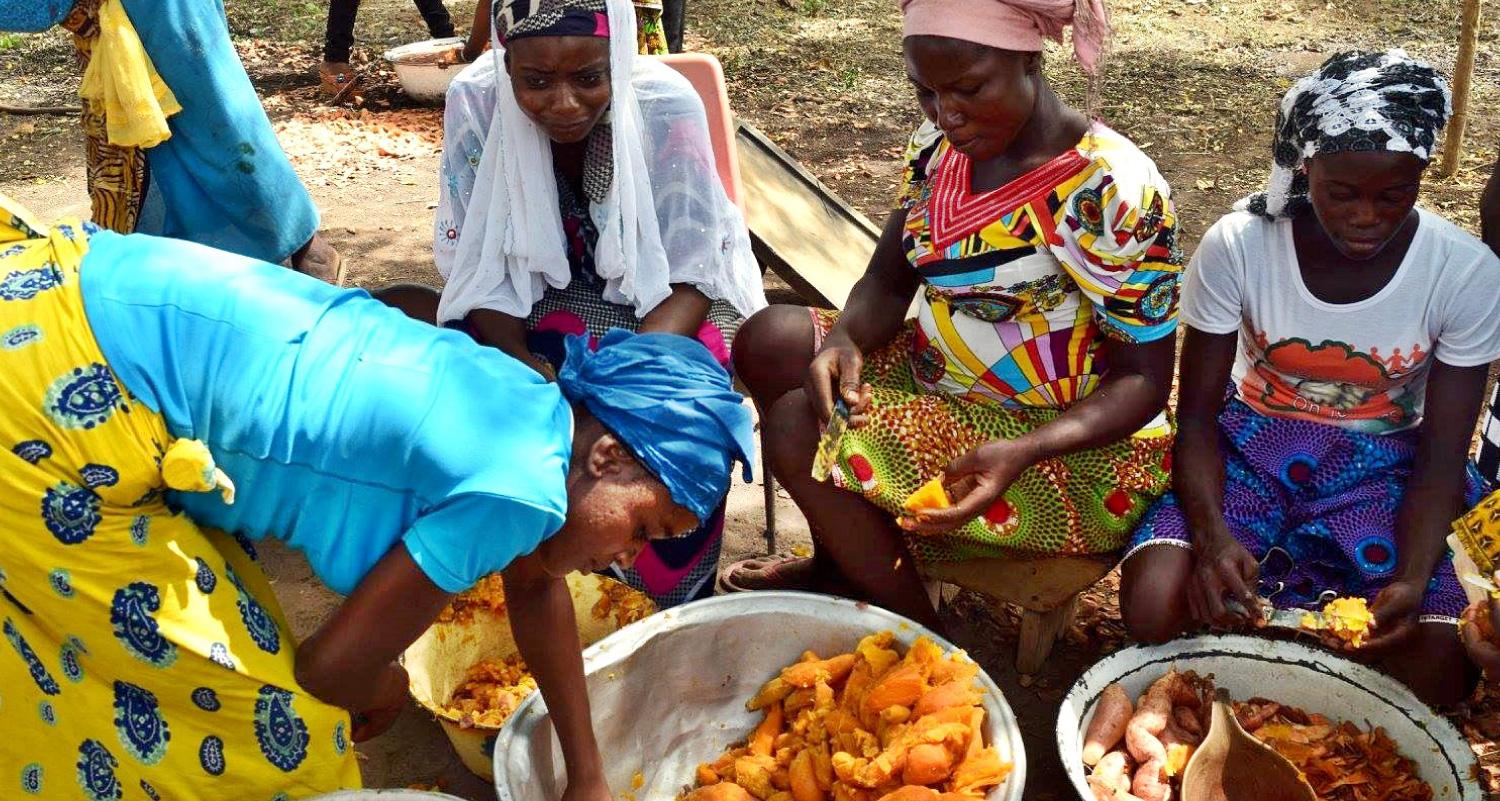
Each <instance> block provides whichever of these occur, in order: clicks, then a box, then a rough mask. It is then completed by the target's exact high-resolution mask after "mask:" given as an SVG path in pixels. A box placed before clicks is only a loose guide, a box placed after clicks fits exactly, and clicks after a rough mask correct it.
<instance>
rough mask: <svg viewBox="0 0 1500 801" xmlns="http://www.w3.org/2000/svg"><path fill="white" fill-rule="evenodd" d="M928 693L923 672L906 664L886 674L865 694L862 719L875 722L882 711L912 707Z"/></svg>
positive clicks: (914, 666) (861, 710)
mask: <svg viewBox="0 0 1500 801" xmlns="http://www.w3.org/2000/svg"><path fill="white" fill-rule="evenodd" d="M926 691H927V683H926V682H925V681H923V679H922V671H921V669H920V668H918V667H917V666H916V665H913V664H911V663H905V664H901V665H898V666H897V667H895V668H893V669H892V670H891V671H890V672H889V673H887V674H885V675H884V676H882V677H881V678H880V680H879V681H877V682H876V683H875V686H873V687H871V688H870V691H869V692H868V693H866V694H865V700H864V704H863V705H862V706H861V709H860V712H861V718H862V719H868V720H873V719H874V718H876V717H877V716H879V715H880V713H881V711H882V710H884V709H886V708H887V707H892V706H911V705H912V704H915V703H916V702H917V700H918V699H920V698H921V697H922V693H924V692H926Z"/></svg>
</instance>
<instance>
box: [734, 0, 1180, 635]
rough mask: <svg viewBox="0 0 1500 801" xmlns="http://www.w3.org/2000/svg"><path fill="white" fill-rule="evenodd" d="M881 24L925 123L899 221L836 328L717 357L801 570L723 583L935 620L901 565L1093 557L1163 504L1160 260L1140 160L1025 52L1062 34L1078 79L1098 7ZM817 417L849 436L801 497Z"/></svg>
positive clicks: (941, 14)
mask: <svg viewBox="0 0 1500 801" xmlns="http://www.w3.org/2000/svg"><path fill="white" fill-rule="evenodd" d="M1062 5H1065V6H1066V9H1065V10H1056V9H1057V7H1058V6H1062ZM902 6H903V10H904V12H905V31H906V38H905V42H904V48H905V51H906V63H907V69H908V72H909V75H910V78H911V81H912V83H913V84H914V85H915V86H916V89H917V97H918V100H919V101H920V102H921V105H922V109H923V111H924V112H925V114H926V115H927V119H928V121H927V123H926V124H924V125H923V126H922V127H921V128H920V129H919V130H918V131H917V133H916V135H915V136H914V137H913V138H912V141H911V146H910V148H909V149H908V155H907V158H908V164H907V169H906V186H905V189H904V190H903V192H902V195H901V198H900V208H899V209H898V210H897V211H896V212H894V213H893V214H892V215H891V217H890V219H889V221H888V222H887V223H886V226H885V231H884V234H883V235H882V237H881V239H880V243H879V245H877V246H876V251H875V255H874V256H873V257H872V259H871V261H870V266H869V268H868V270H867V271H866V273H865V276H864V278H863V279H861V280H860V282H859V283H858V284H857V285H856V287H855V289H854V291H853V293H852V294H851V295H850V298H849V302H848V305H847V307H846V308H845V310H844V312H843V313H842V314H841V315H834V314H831V313H824V312H814V313H812V314H811V315H809V313H808V311H807V310H806V309H802V308H797V307H773V308H771V309H768V310H766V311H765V312H762V313H760V314H758V315H756V316H755V317H754V318H752V319H751V320H750V321H748V322H747V323H746V324H745V326H744V327H743V328H742V330H741V332H740V334H739V337H738V339H737V340H736V342H735V348H734V357H735V365H736V369H737V370H738V372H739V374H740V375H741V376H742V378H743V379H744V381H745V383H746V385H747V386H748V387H749V388H750V391H751V393H752V394H753V395H754V397H755V400H756V403H757V405H758V407H759V408H760V410H761V411H762V414H763V415H764V416H765V421H764V425H765V426H767V430H768V439H769V442H768V448H769V459H770V463H771V464H772V465H773V466H774V471H775V474H776V475H777V477H778V478H779V479H780V480H781V481H782V482H783V483H784V484H785V486H786V487H787V489H788V491H790V492H791V494H792V497H793V499H795V500H796V501H797V504H798V505H799V506H800V507H801V508H802V510H803V512H804V513H805V514H806V516H807V518H808V521H809V522H810V523H811V526H812V530H813V533H814V539H815V540H816V544H817V551H816V554H815V556H814V557H813V558H812V559H811V560H807V559H804V560H779V561H772V562H765V561H755V562H750V563H742V564H741V565H739V566H737V567H736V568H734V569H731V570H728V571H726V575H725V584H726V585H727V586H729V587H730V588H733V589H760V588H768V587H784V586H802V587H807V586H821V587H824V588H828V587H831V586H832V584H831V580H833V579H835V578H836V577H841V578H842V579H843V580H844V581H845V582H847V585H851V588H852V590H853V592H855V593H857V594H858V595H861V596H863V597H865V598H868V599H869V600H871V601H874V602H877V603H880V604H881V605H883V606H886V607H887V608H890V609H893V610H895V611H898V612H901V613H903V614H906V615H908V616H910V617H913V618H916V619H917V620H920V621H922V622H924V623H927V624H929V625H935V624H936V616H935V613H934V611H933V609H932V607H931V605H930V604H929V602H928V600H927V597H926V595H925V593H924V592H923V588H922V584H921V581H920V579H919V576H918V570H917V566H916V562H914V561H913V559H912V558H911V557H912V556H915V557H916V560H917V561H923V562H925V561H933V560H941V561H950V560H962V559H967V558H973V557H1004V556H1011V555H1025V554H1056V553H1075V554H1091V553H1110V552H1112V551H1116V550H1118V549H1120V548H1121V547H1122V546H1123V545H1124V543H1125V538H1126V536H1127V535H1128V534H1129V532H1130V531H1131V530H1132V528H1133V527H1134V524H1135V521H1136V520H1137V519H1138V518H1139V517H1140V515H1141V514H1142V513H1144V512H1145V510H1146V508H1147V507H1148V506H1149V505H1150V504H1151V502H1152V501H1153V500H1155V498H1156V497H1157V496H1158V495H1159V494H1160V493H1161V492H1162V491H1163V490H1164V489H1165V488H1166V483H1167V469H1168V465H1167V461H1166V458H1167V454H1168V451H1169V449H1170V447H1171V442H1172V437H1171V429H1170V427H1169V425H1168V422H1167V420H1166V417H1165V414H1164V407H1165V405H1166V401H1167V394H1168V392H1169V390H1170V387H1171V373H1172V357H1173V336H1172V334H1173V331H1174V329H1175V326H1176V323H1175V318H1176V306H1177V278H1178V271H1179V260H1178V259H1179V257H1178V250H1177V246H1176V230H1177V228H1176V226H1177V223H1176V218H1175V216H1174V213H1173V209H1172V203H1171V194H1170V189H1169V188H1168V187H1167V184H1166V182H1165V181H1164V180H1163V179H1162V177H1161V176H1160V175H1159V174H1158V173H1157V171H1156V168H1155V166H1154V165H1153V164H1152V162H1151V159H1150V158H1148V157H1147V156H1146V155H1145V154H1144V153H1142V152H1141V151H1140V150H1139V149H1137V148H1136V147H1135V146H1134V145H1133V144H1131V143H1130V141H1129V140H1127V139H1126V138H1125V137H1123V136H1121V135H1120V134H1118V133H1116V132H1114V131H1112V130H1110V129H1109V128H1107V127H1106V126H1104V125H1102V124H1098V123H1091V122H1090V121H1089V120H1088V118H1087V117H1086V116H1085V115H1084V114H1082V113H1080V112H1078V111H1077V110H1075V109H1072V108H1070V107H1068V106H1067V105H1066V104H1065V103H1064V102H1063V101H1062V100H1061V99H1060V98H1059V97H1058V96H1057V95H1056V94H1055V93H1054V92H1053V90H1052V89H1051V88H1050V87H1049V86H1048V85H1047V83H1046V81H1045V79H1044V78H1043V76H1042V72H1041V49H1042V42H1043V40H1044V38H1046V37H1048V36H1054V37H1055V36H1056V35H1058V34H1059V33H1060V31H1061V30H1062V28H1063V27H1064V26H1065V25H1066V24H1069V23H1076V24H1077V25H1078V27H1077V28H1075V30H1074V41H1075V44H1076V46H1077V52H1078V55H1079V56H1080V60H1081V61H1082V62H1083V64H1084V66H1085V67H1087V68H1090V69H1092V67H1093V66H1094V58H1095V56H1096V54H1097V46H1098V38H1099V36H1100V28H1101V27H1102V26H1103V25H1104V20H1103V17H1102V15H1103V13H1104V12H1103V9H1102V7H1099V6H1098V5H1092V6H1085V8H1087V9H1088V10H1090V11H1092V12H1093V14H1095V15H1099V16H1093V17H1090V18H1089V19H1087V20H1075V18H1074V11H1073V8H1074V4H1073V3H1071V2H1069V3H1066V4H1059V3H1045V2H1002V1H1001V0H907V2H904V3H903V4H902ZM1049 9H1052V10H1049ZM914 297H915V298H916V300H917V310H918V312H917V319H916V320H915V321H913V322H903V318H904V316H905V313H906V310H907V308H908V307H909V306H911V304H912V300H913V298H914ZM836 401H841V402H843V403H845V404H847V405H848V407H849V411H850V412H851V415H852V416H851V420H850V422H851V426H852V427H851V428H850V429H849V431H848V432H847V433H846V434H845V435H844V437H843V440H842V443H841V447H840V450H839V452H838V465H837V468H836V469H835V470H834V472H833V476H832V483H830V484H823V483H818V482H816V481H813V480H811V478H810V476H809V465H810V464H811V462H812V458H813V452H814V449H815V446H816V444H817V440H818V436H819V428H820V426H821V425H823V424H825V423H826V422H827V421H828V420H829V418H830V416H831V415H832V414H833V411H834V405H835V402H836ZM938 476H942V477H944V482H945V484H946V487H947V489H948V491H949V493H950V495H952V496H954V498H955V503H954V505H953V507H952V508H950V509H946V510H943V511H934V512H930V513H926V514H924V515H921V516H919V517H917V518H915V519H908V520H907V521H906V525H905V526H904V528H906V530H905V531H903V530H902V528H903V527H898V515H901V514H902V503H903V501H904V500H905V499H906V497H907V496H908V495H910V494H911V493H912V492H913V491H914V490H916V489H917V487H918V486H920V485H922V484H923V483H924V482H927V481H928V480H929V479H932V478H934V477H938Z"/></svg>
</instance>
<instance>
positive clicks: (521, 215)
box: [438, 0, 672, 321]
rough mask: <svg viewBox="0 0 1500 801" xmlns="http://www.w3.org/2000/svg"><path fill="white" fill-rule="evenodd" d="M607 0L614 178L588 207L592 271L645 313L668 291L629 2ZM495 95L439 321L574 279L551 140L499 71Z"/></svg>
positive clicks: (534, 295) (618, 299) (513, 308)
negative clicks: (593, 235) (594, 242)
mask: <svg viewBox="0 0 1500 801" xmlns="http://www.w3.org/2000/svg"><path fill="white" fill-rule="evenodd" d="M607 2H608V12H609V31H610V36H609V66H610V89H611V100H610V110H609V112H608V116H607V118H606V121H607V122H608V123H609V124H610V125H611V127H612V133H613V142H612V146H613V151H614V181H613V182H612V183H611V185H610V188H609V191H608V194H607V195H606V197H605V199H604V200H603V202H599V203H593V204H591V205H590V211H591V214H592V216H593V219H594V224H595V226H596V227H597V228H598V230H599V242H598V246H597V247H596V248H595V253H594V269H595V272H596V273H597V274H598V275H599V277H600V278H601V279H603V281H604V282H605V289H604V299H605V300H607V301H609V302H611V303H619V304H627V305H630V306H632V307H634V308H635V310H636V315H637V316H640V317H644V316H645V315H646V313H647V312H649V311H650V310H651V309H653V308H655V306H656V305H657V304H658V303H661V302H662V301H663V300H665V299H666V298H667V296H668V295H670V294H671V292H672V289H671V285H670V278H671V273H670V270H669V268H668V263H667V254H666V251H665V250H664V249H663V248H662V240H661V229H660V226H659V224H658V222H657V216H656V211H655V209H656V202H655V198H654V197H653V195H652V189H651V179H650V175H649V173H648V172H647V168H646V153H645V147H644V145H643V133H642V132H643V122H642V118H641V107H640V103H639V101H638V99H637V97H636V94H635V89H634V87H633V86H632V81H631V77H632V75H633V74H634V62H635V57H636V49H637V43H636V22H635V8H634V6H632V5H631V2H630V0H607ZM492 40H493V41H492V44H493V46H494V47H493V50H494V55H493V58H494V59H496V63H497V64H498V63H499V59H500V58H501V53H502V52H503V51H502V48H501V45H500V42H499V39H498V36H495V35H492ZM495 100H496V102H495V111H494V119H493V121H492V123H491V125H490V129H489V134H488V136H487V138H486V139H485V143H484V152H483V156H482V157H481V160H480V164H479V167H478V171H477V174H476V177H475V181H474V190H473V195H472V197H473V201H472V202H471V203H470V204H469V206H468V209H467V211H466V213H465V215H464V219H463V221H462V225H463V235H462V237H461V238H460V239H459V241H458V247H457V252H456V253H455V255H454V259H453V262H452V264H451V265H450V266H449V268H448V269H447V270H445V272H446V274H447V278H448V283H447V285H446V286H445V287H444V288H443V297H442V300H441V302H440V303H439V305H438V319H439V320H440V321H448V320H455V319H461V318H463V317H464V316H465V315H467V314H468V313H469V312H470V311H472V310H473V309H475V308H477V307H480V306H481V305H482V306H484V307H486V308H495V309H496V310H497V311H502V312H504V313H506V314H510V315H513V316H516V317H526V316H527V315H528V314H529V313H530V312H531V308H532V307H533V306H534V305H535V304H536V302H537V301H539V300H541V298H542V295H543V294H544V293H545V292H546V289H547V286H549V285H551V286H554V287H559V288H561V287H565V286H567V285H568V282H569V281H570V280H572V273H571V271H570V269H569V267H568V258H567V253H566V250H565V238H564V235H563V228H562V220H561V218H560V216H559V214H558V197H557V183H556V177H555V175H554V171H553V166H552V143H551V140H549V139H548V137H547V134H546V132H545V131H543V130H542V128H541V126H539V125H537V124H536V123H535V122H533V121H532V120H531V118H530V117H528V116H526V113H525V112H524V111H522V110H521V106H520V104H519V103H518V102H517V101H516V96H515V92H514V90H513V89H512V88H511V84H510V80H509V79H508V77H507V76H506V75H505V72H504V70H503V69H498V70H497V75H496V77H495ZM601 124H604V123H603V122H601ZM497 288H499V289H501V291H498V292H497V291H496V289H497ZM504 290H508V291H504Z"/></svg>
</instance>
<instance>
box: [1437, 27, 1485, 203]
mask: <svg viewBox="0 0 1500 801" xmlns="http://www.w3.org/2000/svg"><path fill="white" fill-rule="evenodd" d="M1478 44H1479V0H1464V16H1463V28H1462V30H1461V32H1460V33H1459V40H1458V62H1457V63H1456V64H1454V65H1453V119H1451V120H1449V121H1448V139H1447V141H1445V142H1444V143H1443V167H1442V173H1443V177H1445V178H1451V177H1452V176H1453V174H1454V173H1456V172H1458V162H1459V156H1461V155H1463V148H1464V127H1465V126H1467V125H1468V123H1469V87H1470V84H1472V83H1473V80H1474V50H1475V49H1476V47H1477V46H1478Z"/></svg>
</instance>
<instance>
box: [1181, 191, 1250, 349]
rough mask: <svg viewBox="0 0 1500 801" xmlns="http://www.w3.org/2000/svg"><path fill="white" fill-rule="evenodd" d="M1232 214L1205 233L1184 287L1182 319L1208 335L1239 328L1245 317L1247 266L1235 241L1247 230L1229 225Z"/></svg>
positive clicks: (1190, 264) (1188, 269) (1190, 263)
mask: <svg viewBox="0 0 1500 801" xmlns="http://www.w3.org/2000/svg"><path fill="white" fill-rule="evenodd" d="M1232 217H1233V215H1231V216H1229V217H1223V218H1221V219H1220V220H1219V221H1218V222H1217V223H1214V225H1213V227H1212V228H1210V229H1208V233H1206V234H1204V235H1203V241H1201V242H1199V243H1198V250H1197V251H1196V252H1195V253H1193V260H1192V261H1191V262H1189V263H1188V268H1187V282H1186V283H1185V284H1184V286H1183V289H1182V308H1181V311H1180V312H1179V315H1180V317H1181V318H1182V321H1183V322H1184V323H1187V324H1188V325H1190V326H1192V327H1193V328H1196V329H1198V330H1199V331H1202V332H1204V333H1208V334H1228V333H1231V332H1235V331H1238V330H1239V329H1240V324H1241V321H1242V320H1243V318H1244V296H1243V291H1244V287H1243V281H1244V265H1243V264H1242V259H1241V258H1240V254H1239V252H1238V251H1239V249H1238V248H1237V247H1235V246H1234V242H1233V241H1232V240H1234V239H1236V238H1238V237H1239V236H1243V233H1244V232H1243V226H1235V225H1232V224H1230V221H1231V219H1232Z"/></svg>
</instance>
